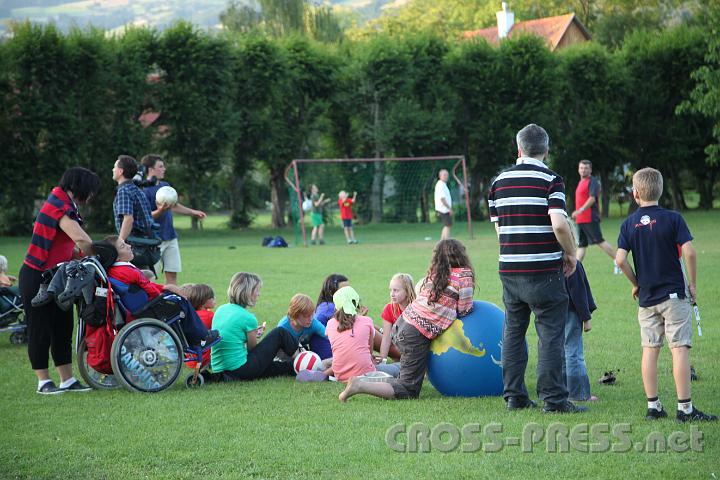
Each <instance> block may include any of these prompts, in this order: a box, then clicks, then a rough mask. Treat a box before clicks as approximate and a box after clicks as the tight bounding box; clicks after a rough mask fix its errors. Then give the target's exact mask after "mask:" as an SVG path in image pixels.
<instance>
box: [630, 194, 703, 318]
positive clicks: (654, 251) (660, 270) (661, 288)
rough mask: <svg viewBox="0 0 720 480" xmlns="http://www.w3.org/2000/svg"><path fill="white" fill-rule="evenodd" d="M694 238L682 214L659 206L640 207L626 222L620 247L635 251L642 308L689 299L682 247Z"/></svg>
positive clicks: (633, 255) (634, 259)
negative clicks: (682, 266) (682, 262)
mask: <svg viewBox="0 0 720 480" xmlns="http://www.w3.org/2000/svg"><path fill="white" fill-rule="evenodd" d="M692 239H693V237H692V235H691V234H690V230H689V229H688V227H687V224H686V223H685V220H684V219H683V218H682V216H681V215H680V214H679V213H677V212H674V211H672V210H665V209H664V208H662V207H659V206H657V205H655V206H651V207H641V208H638V209H637V210H636V211H635V212H634V213H633V214H632V215H630V216H629V217H628V218H627V219H626V220H625V222H623V224H622V226H621V227H620V235H619V236H618V248H622V249H623V250H627V251H628V252H632V257H633V264H634V265H635V275H637V281H638V286H639V287H640V306H641V307H652V306H653V305H657V304H659V303H662V302H664V301H665V300H667V299H668V298H670V297H671V296H673V297H674V296H677V298H685V278H684V277H683V272H682V268H681V266H680V256H681V253H682V252H681V250H680V247H681V246H682V245H683V244H684V243H686V242H689V241H690V240H692Z"/></svg>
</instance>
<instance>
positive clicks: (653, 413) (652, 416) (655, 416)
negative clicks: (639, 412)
mask: <svg viewBox="0 0 720 480" xmlns="http://www.w3.org/2000/svg"><path fill="white" fill-rule="evenodd" d="M661 418H667V412H666V411H665V409H664V408H660V410H658V409H657V408H648V409H647V413H646V414H645V420H659V419H661Z"/></svg>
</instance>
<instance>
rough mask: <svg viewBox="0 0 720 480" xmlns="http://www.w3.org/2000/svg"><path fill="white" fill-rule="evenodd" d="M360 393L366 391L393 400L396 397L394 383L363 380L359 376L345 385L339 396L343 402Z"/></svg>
mask: <svg viewBox="0 0 720 480" xmlns="http://www.w3.org/2000/svg"><path fill="white" fill-rule="evenodd" d="M358 393H366V394H368V395H373V396H375V397H380V398H384V399H386V400H392V399H393V398H395V390H393V387H392V385H390V384H389V383H385V382H363V381H362V380H361V379H359V378H358V377H353V378H351V379H350V381H349V382H348V383H347V385H346V386H345V390H343V391H342V392H341V393H340V395H338V398H339V399H340V401H341V402H347V401H348V399H349V398H350V397H352V396H353V395H357V394H358Z"/></svg>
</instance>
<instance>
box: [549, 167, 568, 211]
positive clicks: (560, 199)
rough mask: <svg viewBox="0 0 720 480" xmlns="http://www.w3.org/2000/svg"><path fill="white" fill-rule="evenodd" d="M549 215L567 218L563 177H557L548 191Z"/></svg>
mask: <svg viewBox="0 0 720 480" xmlns="http://www.w3.org/2000/svg"><path fill="white" fill-rule="evenodd" d="M547 204H548V214H549V215H552V214H553V213H555V214H560V215H564V216H566V217H567V212H566V211H565V183H564V182H563V179H562V177H561V176H559V175H558V176H556V177H555V178H554V179H553V180H552V183H551V184H550V188H549V189H548V197H547Z"/></svg>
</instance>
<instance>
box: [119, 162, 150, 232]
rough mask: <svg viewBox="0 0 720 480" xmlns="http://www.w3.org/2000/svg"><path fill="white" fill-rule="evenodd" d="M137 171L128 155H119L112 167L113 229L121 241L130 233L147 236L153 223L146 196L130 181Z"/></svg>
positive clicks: (135, 164) (134, 163)
mask: <svg viewBox="0 0 720 480" xmlns="http://www.w3.org/2000/svg"><path fill="white" fill-rule="evenodd" d="M137 171H138V167H137V162H135V159H134V158H133V157H131V156H128V155H120V156H119V157H118V159H117V161H115V166H114V167H113V180H115V181H116V182H117V184H118V188H117V193H116V195H115V200H114V201H113V217H114V220H115V229H116V230H117V232H118V236H119V237H120V238H121V239H123V241H124V240H126V239H127V237H128V236H130V235H135V236H140V237H147V236H148V235H149V234H150V231H151V227H152V224H153V219H152V213H151V212H152V210H151V209H150V205H149V204H148V201H147V197H146V196H145V194H144V193H143V192H142V190H140V188H138V186H137V185H135V184H134V183H133V181H132V179H133V177H134V176H135V174H136V173H137Z"/></svg>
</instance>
